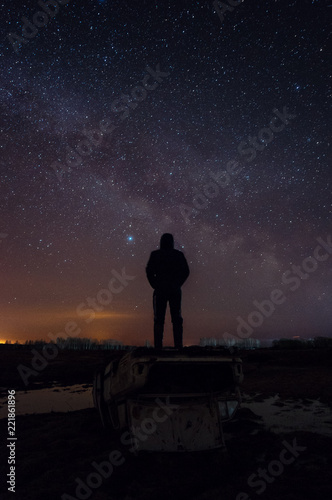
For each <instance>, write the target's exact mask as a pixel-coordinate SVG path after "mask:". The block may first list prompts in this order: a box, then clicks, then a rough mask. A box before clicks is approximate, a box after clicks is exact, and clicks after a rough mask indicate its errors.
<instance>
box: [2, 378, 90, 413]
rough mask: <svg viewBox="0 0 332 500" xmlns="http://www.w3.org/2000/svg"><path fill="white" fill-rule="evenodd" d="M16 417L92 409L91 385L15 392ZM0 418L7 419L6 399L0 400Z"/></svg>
mask: <svg viewBox="0 0 332 500" xmlns="http://www.w3.org/2000/svg"><path fill="white" fill-rule="evenodd" d="M15 400H16V415H27V414H31V413H50V412H51V411H55V412H56V411H61V412H68V411H76V410H83V409H85V408H92V407H93V400H92V385H88V384H83V385H71V386H67V387H61V386H53V387H50V388H47V389H36V390H33V391H26V392H25V391H17V392H16V394H15ZM0 418H7V398H6V397H5V398H1V399H0Z"/></svg>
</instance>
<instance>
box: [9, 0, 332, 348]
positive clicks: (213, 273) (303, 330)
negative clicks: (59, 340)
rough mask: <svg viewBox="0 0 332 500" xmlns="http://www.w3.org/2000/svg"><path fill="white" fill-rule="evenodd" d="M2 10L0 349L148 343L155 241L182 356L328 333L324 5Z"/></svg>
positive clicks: (271, 0) (22, 5)
mask: <svg viewBox="0 0 332 500" xmlns="http://www.w3.org/2000/svg"><path fill="white" fill-rule="evenodd" d="M46 4H47V2H46ZM1 6H2V10H1V12H2V15H1V21H0V23H1V53H0V64H1V72H0V106H1V113H0V130H1V140H0V148H1V149H0V177H1V184H0V206H1V225H0V275H1V290H0V341H1V340H4V339H9V340H11V341H15V340H18V341H19V342H24V341H25V340H26V339H41V338H43V339H45V340H47V339H48V334H49V333H50V332H51V333H52V334H53V335H55V336H62V332H64V328H65V326H66V325H68V322H75V323H76V324H77V325H78V327H79V329H80V336H82V337H91V338H96V339H99V340H100V339H106V338H113V339H116V340H120V341H122V342H124V343H127V344H134V345H141V344H144V342H145V341H146V340H150V341H152V340H153V313H152V289H151V288H150V286H149V284H148V281H147V279H146V276H145V266H146V263H147V260H148V258H149V255H150V252H151V251H152V250H155V249H156V248H158V246H159V240H160V236H161V235H162V234H163V233H164V232H170V233H172V234H173V235H174V239H175V247H176V248H177V249H180V250H182V251H183V252H184V253H185V256H186V258H187V260H188V263H189V266H190V270H191V274H190V276H189V278H188V280H187V282H186V283H185V285H184V286H183V289H182V290H183V303H182V312H183V317H184V344H192V343H198V342H199V339H200V337H218V338H222V337H223V335H224V333H225V332H228V333H229V334H234V335H236V331H237V327H238V324H239V322H240V319H239V318H242V319H243V321H246V322H247V321H248V318H249V315H250V314H251V316H250V318H251V319H250V321H251V322H252V323H253V324H254V323H255V322H256V326H255V327H253V328H252V330H253V331H252V332H250V335H251V337H252V338H258V339H267V338H268V339H272V338H280V337H292V336H294V335H300V336H301V337H304V338H308V337H313V336H317V335H331V334H332V307H331V294H332V279H331V278H332V272H331V263H332V255H331V254H330V253H329V252H328V250H326V248H330V249H331V253H332V248H331V247H330V246H329V245H331V239H330V240H329V238H331V234H332V227H331V213H332V210H331V207H332V199H331V176H332V172H331V162H329V160H331V153H330V152H329V146H330V142H331V139H330V136H329V130H331V123H329V122H330V120H329V117H330V115H331V113H330V112H329V105H330V102H331V75H332V73H331V65H330V59H331V53H329V51H328V46H329V41H330V40H329V32H330V15H331V13H332V5H331V2H330V1H321V0H315V1H314V0H313V1H308V0H296V1H286V0H264V1H258V2H256V1H255V2H253V1H250V0H244V1H243V2H241V1H240V2H237V1H236V0H230V1H229V3H227V2H226V1H225V2H224V4H222V3H221V2H220V3H219V4H216V3H215V2H212V1H197V2H189V1H184V0H177V1H167V0H166V1H157V0H154V1H150V0H141V1H140V2H137V1H135V2H134V1H123V0H121V1H118V0H112V1H111V0H104V1H101V0H100V1H98V0H82V1H77V0H69V1H67V2H66V0H63V1H62V4H61V5H60V2H58V3H56V5H55V6H54V3H53V6H52V5H48V7H47V6H46V7H45V9H46V10H43V9H42V8H41V7H40V5H39V4H38V2H37V1H35V0H29V1H24V0H23V1H18V0H13V1H8V0H6V1H2V5H1ZM47 8H48V9H49V13H48V14H47ZM37 12H39V14H36V13H37ZM40 12H42V14H40ZM329 125H330V127H329ZM317 238H321V239H322V240H323V241H324V242H325V246H326V248H325V250H324V248H323V247H322V246H321V245H320V249H319V250H317V251H316V252H315V249H316V248H317V246H319V242H318V240H317ZM328 241H330V243H328ZM314 255H316V257H317V255H318V256H319V259H320V256H322V257H321V259H320V260H317V258H315V257H314ZM292 266H301V269H302V270H299V267H297V273H298V274H296V273H295V271H294V270H293V268H292ZM303 269H304V270H303ZM305 270H307V271H308V272H306V271H305ZM114 273H115V274H114ZM116 273H118V274H119V275H122V286H121V287H120V282H119V280H118V281H117V282H116V284H115V285H114V286H115V287H117V292H116V293H113V294H111V292H110V289H109V288H108V286H109V283H110V280H111V279H112V278H113V277H114V276H115V275H116ZM285 273H286V275H285ZM124 276H130V277H131V278H133V279H128V280H127V281H126V279H125V278H124ZM296 276H297V277H296ZM112 283H113V284H114V283H115V282H114V281H113V282H112ZM105 290H106V291H105ZM107 290H108V292H107ZM119 290H120V291H119ZM275 290H280V291H281V292H280V293H282V297H283V301H281V300H280V301H279V302H280V303H279V304H275V306H273V311H272V310H271V308H270V312H269V313H268V314H266V315H264V316H263V313H261V317H260V316H259V315H257V314H256V315H255V314H252V313H253V311H257V306H256V305H254V302H256V304H257V303H258V304H261V303H262V301H264V300H270V298H271V293H272V292H273V291H275ZM89 299H90V304H92V303H93V304H94V306H92V308H93V310H91V306H88V300H89ZM281 302H282V303H281ZM87 309H90V313H87V312H85V314H84V311H86V310H87ZM266 310H267V311H269V306H268V305H266ZM271 311H272V312H271ZM88 320H89V321H88ZM165 344H166V345H167V344H168V345H171V344H172V334H171V323H170V317H169V313H167V319H166V327H165Z"/></svg>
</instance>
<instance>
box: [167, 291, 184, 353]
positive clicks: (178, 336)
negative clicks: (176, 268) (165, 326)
mask: <svg viewBox="0 0 332 500" xmlns="http://www.w3.org/2000/svg"><path fill="white" fill-rule="evenodd" d="M169 308H170V310H171V318H172V323H173V337H174V347H175V348H176V349H181V348H182V347H183V344H182V336H183V326H182V325H183V319H182V316H181V288H179V289H178V290H175V291H173V292H171V293H170V294H169Z"/></svg>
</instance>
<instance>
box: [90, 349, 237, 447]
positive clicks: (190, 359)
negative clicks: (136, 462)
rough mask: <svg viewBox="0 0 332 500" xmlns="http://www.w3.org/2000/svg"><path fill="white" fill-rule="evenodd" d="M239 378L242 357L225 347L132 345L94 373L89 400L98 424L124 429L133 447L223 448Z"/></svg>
mask: <svg viewBox="0 0 332 500" xmlns="http://www.w3.org/2000/svg"><path fill="white" fill-rule="evenodd" d="M242 380H243V373H242V361H241V359H240V358H238V357H236V356H233V355H231V354H230V353H229V351H227V350H226V349H222V348H205V347H198V346H195V347H193V348H191V347H188V348H184V349H181V350H175V349H171V348H169V349H162V350H155V349H151V348H150V349H149V348H137V349H135V350H133V351H131V352H128V353H125V354H124V355H123V356H122V357H119V358H118V359H115V360H113V361H111V362H109V363H108V364H107V365H106V366H105V367H104V369H103V370H100V371H98V372H97V373H96V374H95V378H94V385H93V399H94V405H95V407H96V408H97V409H98V411H99V415H100V418H101V421H102V423H103V425H104V426H105V427H111V428H114V429H118V430H127V433H126V435H128V436H129V435H130V436H131V441H130V442H131V444H132V450H134V451H143V450H145V451H165V452H175V451H176V452H179V451H201V450H209V449H215V448H223V447H225V442H224V436H223V422H225V421H228V420H230V419H231V418H233V416H234V415H235V412H236V410H237V408H238V407H239V405H240V402H241V396H240V391H239V385H240V384H241V382H242ZM124 435H125V434H123V436H124Z"/></svg>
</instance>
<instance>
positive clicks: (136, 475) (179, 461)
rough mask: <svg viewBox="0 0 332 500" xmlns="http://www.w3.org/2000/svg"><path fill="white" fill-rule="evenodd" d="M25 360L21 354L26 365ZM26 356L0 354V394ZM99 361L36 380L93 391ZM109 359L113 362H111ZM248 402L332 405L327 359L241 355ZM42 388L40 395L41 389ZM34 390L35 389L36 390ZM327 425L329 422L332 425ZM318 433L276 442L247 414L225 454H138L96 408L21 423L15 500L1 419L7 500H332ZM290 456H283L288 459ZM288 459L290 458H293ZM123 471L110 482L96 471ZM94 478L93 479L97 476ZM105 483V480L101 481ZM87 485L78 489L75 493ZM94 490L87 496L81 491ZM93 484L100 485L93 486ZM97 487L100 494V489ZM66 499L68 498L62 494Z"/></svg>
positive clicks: (330, 460)
mask: <svg viewBox="0 0 332 500" xmlns="http://www.w3.org/2000/svg"><path fill="white" fill-rule="evenodd" d="M29 355H30V354H29V353H25V354H24V356H25V358H26V360H28V358H29ZM24 356H23V355H22V352H21V353H18V352H17V353H16V354H14V351H12V352H10V355H8V354H7V355H6V356H5V355H4V353H3V351H2V352H1V353H0V357H1V358H2V359H0V363H1V365H2V367H4V370H3V373H4V378H2V380H1V385H2V386H3V387H4V386H7V387H8V388H13V387H15V388H17V389H19V388H22V387H20V381H19V379H18V378H17V374H16V373H15V368H16V365H17V363H19V362H21V363H24V361H22V359H23V357H24ZM100 356H104V354H101V353H89V352H84V353H80V352H63V353H61V355H60V354H59V356H58V358H57V360H55V362H53V363H50V366H48V367H46V368H45V370H44V371H43V372H41V374H40V380H39V381H42V382H44V384H45V385H48V384H51V382H52V381H53V380H57V381H62V382H63V383H64V384H68V383H69V384H70V383H91V380H92V376H93V372H94V370H95V369H96V368H97V367H98V365H100V363H101V360H100ZM108 356H109V354H108ZM242 358H243V360H244V373H245V380H244V384H243V390H244V391H245V392H246V393H248V394H255V393H260V394H263V395H265V396H270V395H274V394H276V393H279V394H280V396H281V397H284V398H312V399H320V400H321V401H322V402H324V403H326V404H329V405H330V406H331V402H332V398H331V395H332V367H331V353H330V352H325V351H321V352H320V351H301V352H295V351H294V352H288V351H287V352H281V351H278V352H276V351H266V350H264V351H263V350H262V351H253V352H249V353H242ZM38 387H41V385H39V386H38ZM31 388H32V387H29V389H31ZM330 420H331V419H330ZM318 431H319V429H317V433H316V432H310V433H309V432H304V431H303V432H301V431H297V432H290V433H287V434H274V433H272V432H269V431H267V430H266V429H265V428H264V425H263V423H262V420H261V418H260V416H259V415H254V414H253V413H252V412H251V411H250V410H249V409H247V408H243V409H242V410H240V411H239V412H238V413H237V416H236V418H235V419H234V420H233V421H232V422H230V423H229V424H227V425H225V436H226V442H227V453H224V452H221V451H211V452H204V453H184V454H159V453H153V454H147V453H146V454H140V455H138V456H136V455H134V454H133V453H132V452H131V451H130V447H129V446H128V445H124V444H122V443H121V441H120V437H121V434H116V433H114V432H111V431H105V430H103V429H102V427H101V425H100V422H99V417H98V414H97V412H96V411H95V410H94V409H87V410H81V411H75V412H70V413H66V414H64V413H49V414H43V415H28V416H17V417H16V435H17V438H18V439H17V444H16V493H15V494H14V493H10V492H8V491H7V487H6V485H5V481H4V480H3V479H4V478H5V476H6V474H7V473H8V465H7V456H8V449H6V436H7V421H6V419H2V420H0V436H1V450H0V452H1V455H0V466H1V469H0V477H1V490H0V491H1V495H0V497H1V499H5V500H7V499H18V500H39V499H40V500H45V499H47V500H53V499H61V498H62V499H63V500H66V499H67V500H69V499H75V498H81V499H88V498H91V499H92V500H120V499H121V500H132V499H139V500H152V499H156V500H157V499H160V500H166V499H170V498H174V499H180V498H182V499H188V500H191V499H196V500H204V499H218V500H219V499H225V500H231V499H234V500H248V499H258V498H260V499H263V500H264V499H268V500H282V499H283V500H295V499H296V500H300V499H301V500H311V499H317V498H324V499H329V498H332V477H331V476H332V475H331V465H332V438H331V437H327V436H324V435H323V434H320V433H319V432H318ZM285 450H286V451H285ZM291 450H292V451H291ZM112 451H116V452H117V453H116V454H115V455H113V456H115V457H117V460H115V462H116V463H118V465H114V466H113V471H111V470H110V468H109V469H108V477H105V478H103V477H102V476H101V475H100V474H98V473H96V472H97V470H96V467H95V466H97V467H98V466H100V464H101V463H102V462H105V461H107V462H108V461H109V456H110V453H111V452H112ZM92 473H94V474H92ZM104 474H105V475H107V473H106V472H105V473H104ZM79 480H80V481H81V482H80V484H81V489H80V490H77V491H76V492H75V490H76V488H77V486H78V484H79V482H78V481H79ZM87 480H89V481H92V483H91V484H92V486H91V488H90V489H87V488H86V487H84V486H82V484H83V483H84V484H85V485H86V483H87ZM94 481H96V483H94ZM96 485H98V487H95V486H96ZM65 493H66V494H67V496H66V495H65Z"/></svg>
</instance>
